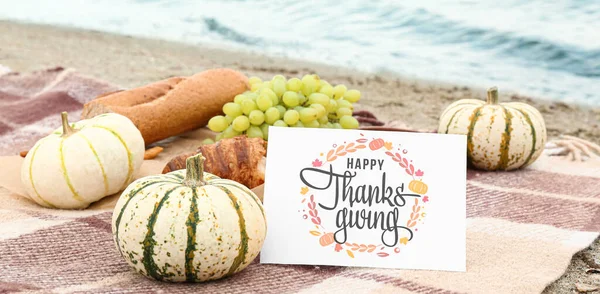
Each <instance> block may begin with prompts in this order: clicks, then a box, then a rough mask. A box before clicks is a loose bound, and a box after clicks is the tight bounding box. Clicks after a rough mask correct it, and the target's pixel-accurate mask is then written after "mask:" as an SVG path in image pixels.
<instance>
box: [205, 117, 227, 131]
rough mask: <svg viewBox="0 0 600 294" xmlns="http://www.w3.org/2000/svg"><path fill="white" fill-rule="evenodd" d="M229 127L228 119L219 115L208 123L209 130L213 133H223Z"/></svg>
mask: <svg viewBox="0 0 600 294" xmlns="http://www.w3.org/2000/svg"><path fill="white" fill-rule="evenodd" d="M228 126H229V123H227V119H226V118H225V117H224V116H222V115H217V116H214V117H213V118H211V119H210V120H209V121H208V128H209V129H210V130H211V131H213V132H217V133H218V132H222V131H224V130H225V129H226V128H227V127H228Z"/></svg>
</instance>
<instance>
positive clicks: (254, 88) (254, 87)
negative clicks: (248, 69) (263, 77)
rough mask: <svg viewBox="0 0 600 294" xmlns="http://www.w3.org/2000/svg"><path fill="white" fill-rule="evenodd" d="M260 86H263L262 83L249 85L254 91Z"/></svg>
mask: <svg viewBox="0 0 600 294" xmlns="http://www.w3.org/2000/svg"><path fill="white" fill-rule="evenodd" d="M262 87H263V85H262V83H256V84H252V85H251V86H250V91H252V92H256V91H258V90H260V89H261V88H262Z"/></svg>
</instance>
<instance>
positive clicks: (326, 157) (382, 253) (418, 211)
mask: <svg viewBox="0 0 600 294" xmlns="http://www.w3.org/2000/svg"><path fill="white" fill-rule="evenodd" d="M360 135H361V138H359V139H357V140H355V141H354V142H350V143H346V142H344V145H339V146H338V145H336V144H333V148H332V149H331V150H329V152H327V154H324V153H321V154H320V156H319V157H318V158H317V159H315V160H314V161H313V162H312V166H313V167H321V166H322V165H323V163H324V162H333V161H335V160H336V159H338V158H341V157H344V156H346V155H348V154H351V153H354V152H356V151H358V150H360V149H365V148H369V149H370V150H371V151H372V152H382V151H383V152H385V154H386V155H387V156H390V157H391V158H392V160H393V161H395V162H397V163H398V165H399V166H400V167H402V168H404V171H405V172H406V173H407V174H408V175H410V176H412V178H413V180H412V181H411V182H410V183H409V185H408V189H409V190H411V191H413V192H414V193H417V194H420V195H423V197H422V198H421V199H420V200H419V198H416V199H415V201H414V204H413V206H412V212H411V214H410V218H409V219H408V220H407V221H406V227H408V228H412V229H414V230H415V231H418V228H416V225H417V224H418V223H421V224H422V223H423V219H424V218H425V216H426V214H425V203H427V202H429V200H430V199H429V196H425V194H426V193H427V188H428V187H427V185H426V184H425V183H423V181H422V179H423V175H424V174H425V173H424V172H423V171H421V170H420V169H419V170H416V171H415V168H414V166H413V164H412V161H409V160H408V159H407V158H406V156H405V154H407V153H408V151H407V150H406V149H404V150H402V155H401V154H400V152H393V150H392V149H394V145H393V144H392V142H386V141H384V140H383V139H381V138H377V139H372V140H371V141H370V142H369V139H367V138H365V137H364V135H363V134H362V133H361V134H360ZM367 142H368V145H367V144H366V143H367ZM397 150H398V151H400V148H399V146H398V148H397ZM310 192H311V191H310V189H309V188H308V187H306V186H304V187H302V188H301V189H300V194H301V195H302V200H301V203H302V205H303V206H304V205H306V206H307V207H308V214H304V215H303V218H304V219H305V220H307V221H309V220H310V222H311V223H312V225H314V229H313V230H310V231H309V232H310V234H311V235H313V236H316V237H319V244H320V245H321V246H323V247H329V246H332V245H333V244H335V246H334V250H335V252H341V251H342V250H345V252H346V254H347V255H348V256H349V257H351V258H354V254H355V253H365V252H366V253H373V254H376V255H377V256H379V257H388V256H390V253H392V252H393V253H396V254H397V253H400V250H401V249H400V246H401V245H407V244H408V242H409V241H410V240H409V239H408V238H407V237H403V238H401V239H400V241H399V242H398V245H397V246H395V247H393V248H392V247H387V246H384V245H383V244H360V243H352V242H346V243H344V244H339V243H337V242H335V240H334V237H333V233H332V232H329V231H328V230H327V229H326V228H325V227H324V226H323V224H322V223H321V218H320V217H319V212H318V211H317V202H315V195H314V194H312V193H310ZM305 211H306V209H304V210H303V212H305Z"/></svg>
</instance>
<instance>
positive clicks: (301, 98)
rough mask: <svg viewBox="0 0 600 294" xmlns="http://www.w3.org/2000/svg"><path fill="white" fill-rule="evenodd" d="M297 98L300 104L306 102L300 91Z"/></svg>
mask: <svg viewBox="0 0 600 294" xmlns="http://www.w3.org/2000/svg"><path fill="white" fill-rule="evenodd" d="M298 100H299V103H300V105H304V102H306V96H304V94H302V92H298Z"/></svg>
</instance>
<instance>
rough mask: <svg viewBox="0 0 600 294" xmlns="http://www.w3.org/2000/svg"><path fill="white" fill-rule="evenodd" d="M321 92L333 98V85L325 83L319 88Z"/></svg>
mask: <svg viewBox="0 0 600 294" xmlns="http://www.w3.org/2000/svg"><path fill="white" fill-rule="evenodd" d="M319 93H321V94H325V95H327V97H329V98H333V87H332V86H331V85H330V84H325V85H323V86H321V89H319Z"/></svg>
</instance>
